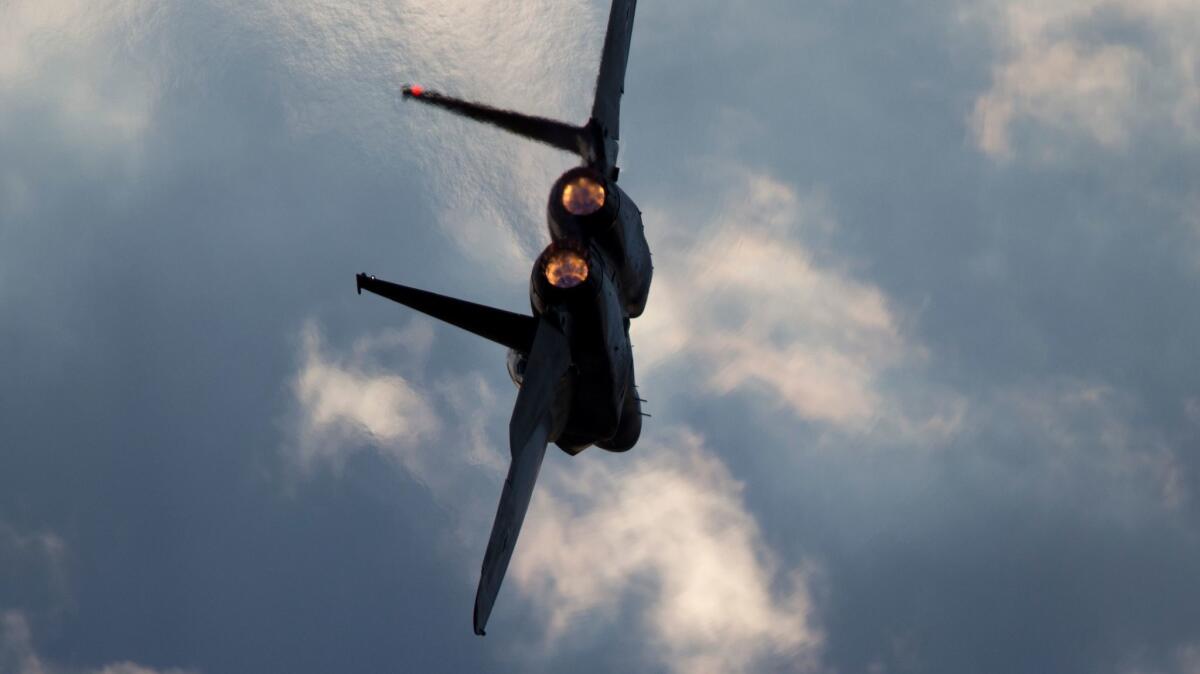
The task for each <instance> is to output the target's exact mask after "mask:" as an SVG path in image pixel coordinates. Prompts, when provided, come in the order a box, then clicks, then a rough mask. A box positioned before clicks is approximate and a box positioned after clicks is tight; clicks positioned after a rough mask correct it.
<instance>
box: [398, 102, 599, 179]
mask: <svg viewBox="0 0 1200 674" xmlns="http://www.w3.org/2000/svg"><path fill="white" fill-rule="evenodd" d="M404 97H405V98H411V99H413V100H416V101H419V102H421V103H427V104H429V105H435V106H437V107H439V108H442V109H444V110H449V111H450V112H453V113H454V114H456V115H461V116H463V117H468V118H470V119H473V120H475V121H477V122H483V123H485V124H491V125H493V126H498V127H500V128H501V129H504V130H505V131H511V132H512V133H515V134H517V135H518V136H524V137H525V138H529V139H531V140H536V141H539V142H542V143H545V144H547V145H550V146H552V147H556V148H558V149H560V150H563V151H565V152H570V153H572V154H577V155H579V156H581V157H583V158H584V159H585V160H590V158H591V157H592V156H593V155H594V151H593V149H592V141H591V136H590V135H589V132H588V131H587V129H585V128H584V127H580V126H573V125H571V124H567V123H565V122H559V121H555V120H553V119H546V118H545V117H534V116H532V115H525V114H522V113H519V112H513V111H511V110H501V109H500V108H493V107H492V106H490V105H484V104H482V103H472V102H470V101H464V100H461V99H457V98H454V97H452V96H447V95H445V94H441V93H438V92H436V91H430V90H429V89H426V88H424V87H422V86H419V85H415V84H414V85H409V86H406V87H404Z"/></svg>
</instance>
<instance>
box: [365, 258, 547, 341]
mask: <svg viewBox="0 0 1200 674" xmlns="http://www.w3.org/2000/svg"><path fill="white" fill-rule="evenodd" d="M356 281H357V283H358V292H359V294H360V295H361V294H362V291H364V290H366V291H367V292H369V293H374V294H376V295H379V296H380V297H386V298H388V299H389V300H392V301H393V302H399V303H400V304H403V305H405V306H407V307H411V308H413V309H416V310H417V311H420V312H421V313H423V314H426V315H428V316H432V317H434V318H436V319H438V320H439V321H445V322H447V323H449V324H451V325H453V326H456V327H459V328H462V329H463V330H466V331H467V332H473V333H475V334H476V335H479V336H480V337H483V338H484V339H490V340H492V341H493V342H496V343H498V344H503V345H504V346H507V347H508V348H510V349H515V350H517V351H520V352H521V353H529V348H530V346H531V345H532V344H533V336H534V331H535V330H536V329H537V319H536V318H534V317H533V316H524V315H521V314H514V313H513V312H511V311H505V310H503V309H494V308H492V307H487V306H484V305H482V304H475V303H474V302H467V301H466V300H460V299H457V298H454V297H447V296H445V295H439V294H437V293H431V292H429V291H427V290H418V289H417V288H410V287H408V286H402V285H400V284H398V283H388V282H387V281H381V280H379V279H377V278H375V277H374V276H368V275H366V274H359V275H358V276H357V277H356Z"/></svg>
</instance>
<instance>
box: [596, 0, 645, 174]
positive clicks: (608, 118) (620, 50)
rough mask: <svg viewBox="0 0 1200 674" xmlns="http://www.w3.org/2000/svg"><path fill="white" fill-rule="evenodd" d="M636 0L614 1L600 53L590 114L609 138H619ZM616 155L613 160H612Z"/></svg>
mask: <svg viewBox="0 0 1200 674" xmlns="http://www.w3.org/2000/svg"><path fill="white" fill-rule="evenodd" d="M636 8H637V0H613V3H612V8H611V9H610V10H609V14H608V31H607V32H606V33H605V35H604V52H603V53H602V54H601V56H600V75H599V76H598V77H597V78H596V100H595V102H594V103H593V104H592V117H593V118H594V119H595V120H596V121H597V122H599V123H600V125H601V126H602V127H603V128H604V130H605V132H607V135H608V137H609V138H610V139H611V140H617V139H618V138H619V137H620V121H621V94H622V93H623V92H624V91H625V66H626V65H627V64H628V62H629V43H630V41H631V40H632V39H633V14H634V10H635V9H636ZM615 158H616V157H615V155H614V157H613V158H612V160H615Z"/></svg>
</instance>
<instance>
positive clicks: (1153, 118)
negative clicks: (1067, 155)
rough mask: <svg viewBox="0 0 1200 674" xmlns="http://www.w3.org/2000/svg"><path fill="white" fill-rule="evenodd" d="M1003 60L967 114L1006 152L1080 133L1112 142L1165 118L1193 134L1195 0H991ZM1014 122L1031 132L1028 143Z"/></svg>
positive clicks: (1051, 148) (1048, 146) (1050, 149)
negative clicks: (1018, 139) (1017, 139)
mask: <svg viewBox="0 0 1200 674" xmlns="http://www.w3.org/2000/svg"><path fill="white" fill-rule="evenodd" d="M985 7H986V9H985V10H984V11H978V10H975V9H973V10H971V11H970V15H971V16H975V17H980V18H982V19H983V20H984V21H987V22H989V24H990V25H992V26H994V34H995V39H996V42H997V46H998V50H999V53H1000V59H1001V61H1000V62H999V63H998V64H997V65H996V66H995V68H994V70H993V75H992V84H991V88H990V89H989V90H988V91H987V92H985V93H983V94H982V95H980V96H979V98H978V99H977V100H976V103H975V110H974V112H973V115H972V120H971V122H972V128H973V129H974V134H975V141H976V143H977V144H978V146H979V147H980V149H982V150H983V151H984V152H986V153H987V154H989V155H991V156H993V157H996V158H1006V157H1010V156H1013V155H1014V154H1015V153H1016V152H1018V151H1022V152H1024V151H1028V152H1035V153H1038V154H1040V156H1043V157H1044V156H1051V155H1053V154H1055V153H1058V152H1061V151H1062V150H1063V149H1064V148H1065V147H1069V145H1070V144H1072V143H1075V142H1079V141H1086V142H1091V143H1095V144H1098V145H1099V146H1101V147H1104V148H1107V149H1109V150H1113V151H1120V150H1123V149H1125V148H1126V147H1128V145H1129V143H1130V141H1131V138H1132V137H1133V136H1134V134H1136V133H1139V132H1142V131H1146V130H1149V129H1152V128H1165V129H1168V130H1169V131H1170V132H1171V133H1172V134H1175V135H1176V136H1177V137H1179V138H1181V139H1183V140H1184V141H1186V142H1189V143H1195V142H1197V141H1200V79H1198V76H1197V75H1198V73H1197V67H1198V65H1197V64H1198V63H1200V47H1198V46H1197V40H1196V38H1197V36H1198V35H1200V5H1197V4H1196V3H1195V2H1191V1H1190V0H1150V1H1147V0H1065V1H1062V2H1053V3H1047V2H1038V1H1037V0H998V1H997V2H994V3H989V4H987V5H985ZM1014 131H1028V132H1031V133H1032V135H1031V136H1030V139H1029V142H1028V143H1019V142H1015V141H1014V137H1013V136H1014Z"/></svg>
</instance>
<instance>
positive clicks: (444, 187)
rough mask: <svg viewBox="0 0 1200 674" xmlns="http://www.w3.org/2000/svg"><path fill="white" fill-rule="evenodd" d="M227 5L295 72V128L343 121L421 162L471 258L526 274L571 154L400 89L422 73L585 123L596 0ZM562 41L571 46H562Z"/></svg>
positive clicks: (444, 222)
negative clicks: (551, 190)
mask: <svg viewBox="0 0 1200 674" xmlns="http://www.w3.org/2000/svg"><path fill="white" fill-rule="evenodd" d="M226 6H227V8H228V11H229V12H230V13H231V14H233V15H234V16H236V17H237V18H238V20H239V21H240V22H242V23H245V24H248V25H253V26H257V27H259V28H260V29H261V30H262V32H263V36H264V38H265V39H267V40H269V41H270V43H271V44H272V47H273V51H274V53H276V54H277V55H278V57H279V59H280V61H281V63H282V64H283V67H284V68H286V69H287V70H288V73H287V74H288V77H287V78H286V81H287V86H289V87H291V88H292V89H293V90H291V91H289V92H288V93H287V96H286V99H287V106H288V109H287V114H288V123H289V125H290V127H291V128H292V129H293V131H295V132H296V133H299V134H301V135H306V134H310V133H321V132H326V131H328V130H330V129H336V130H337V131H338V132H341V133H346V134H348V135H349V136H350V137H352V138H355V139H357V140H358V141H359V142H360V143H361V144H362V146H363V147H364V148H366V149H367V150H368V151H369V152H371V153H373V154H376V155H378V156H380V158H381V160H382V161H386V162H389V163H390V162H393V161H394V158H396V157H400V158H403V159H404V160H405V161H408V162H412V163H413V164H415V166H416V168H418V169H419V170H420V171H421V172H422V173H423V174H424V176H425V183H426V185H427V189H428V190H430V192H431V193H432V194H434V195H435V196H434V198H433V199H431V200H430V204H429V205H430V206H431V207H432V208H434V209H435V212H436V214H437V218H438V221H439V223H440V224H441V226H442V228H443V229H444V231H445V232H446V234H447V235H448V236H449V237H450V238H451V240H453V241H454V242H455V243H456V244H457V245H458V247H459V249H460V251H461V252H462V253H464V254H465V255H467V256H468V258H469V259H471V260H475V261H481V262H486V263H487V269H488V270H489V271H491V272H492V273H495V274H496V275H497V276H501V277H510V278H511V277H512V276H514V275H516V276H521V275H523V274H524V273H526V272H527V271H528V269H529V260H530V259H531V257H532V255H533V254H535V253H536V252H539V251H540V249H541V247H542V246H544V245H545V244H546V243H548V242H549V241H548V237H547V235H546V234H545V232H546V229H545V225H544V224H543V223H544V218H545V198H546V192H545V189H546V188H547V187H548V186H549V185H550V184H551V183H552V182H553V180H554V178H555V177H556V175H557V173H558V172H560V171H562V170H564V169H566V168H568V167H570V166H571V165H573V164H575V163H576V160H575V159H573V158H571V157H570V156H568V155H566V154H563V153H560V152H558V151H555V150H550V149H548V148H545V147H544V146H541V145H539V144H537V143H532V142H530V141H527V140H523V139H518V138H516V137H513V136H510V135H506V134H504V133H502V132H500V131H498V130H495V129H492V128H490V127H487V126H484V125H480V124H478V123H476V122H469V121H464V120H461V119H459V118H456V117H454V116H452V115H450V114H448V113H446V112H444V111H440V110H433V109H430V108H426V107H424V106H421V105H418V104H416V103H402V102H401V99H400V96H399V93H400V88H401V86H402V85H403V84H405V83H410V82H420V83H422V84H425V85H426V86H428V87H430V88H432V89H437V90H441V91H445V92H447V93H450V94H453V95H457V96H461V97H464V98H468V99H471V100H477V101H483V102H487V103H490V104H492V105H497V106H501V107H509V108H514V109H518V110H521V111H524V112H529V113H533V114H538V115H542V116H548V117H557V118H562V119H565V120H567V121H572V122H580V123H581V122H583V121H584V120H585V119H586V117H587V115H588V112H589V111H590V108H591V97H592V86H593V84H594V81H595V80H594V78H595V72H596V67H597V64H598V63H599V56H600V47H601V44H600V39H601V31H602V30H603V27H604V25H605V21H604V20H603V15H602V14H601V12H600V11H599V7H598V6H597V5H595V3H588V2H580V1H578V0H572V1H571V2H555V1H553V0H533V1H532V2H529V1H519V0H501V1H499V2H486V3H480V2H472V1H470V0H452V1H447V2H438V3H428V2H423V1H418V0H405V1H402V2H393V1H391V0H366V1H364V2H355V3H343V2H333V1H330V0H302V1H299V2H293V1H291V0H288V1H280V0H260V1H259V2H253V3H249V4H247V3H240V2H239V3H226ZM565 44H570V45H575V46H576V48H573V50H572V52H571V53H567V52H565V51H564V50H563V48H562V46H563V45H565ZM580 45H582V46H580ZM577 54H584V55H585V56H583V57H578V56H577ZM498 55H503V58H498V57H497V56H498ZM547 83H549V84H551V85H552V86H546V84H547Z"/></svg>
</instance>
